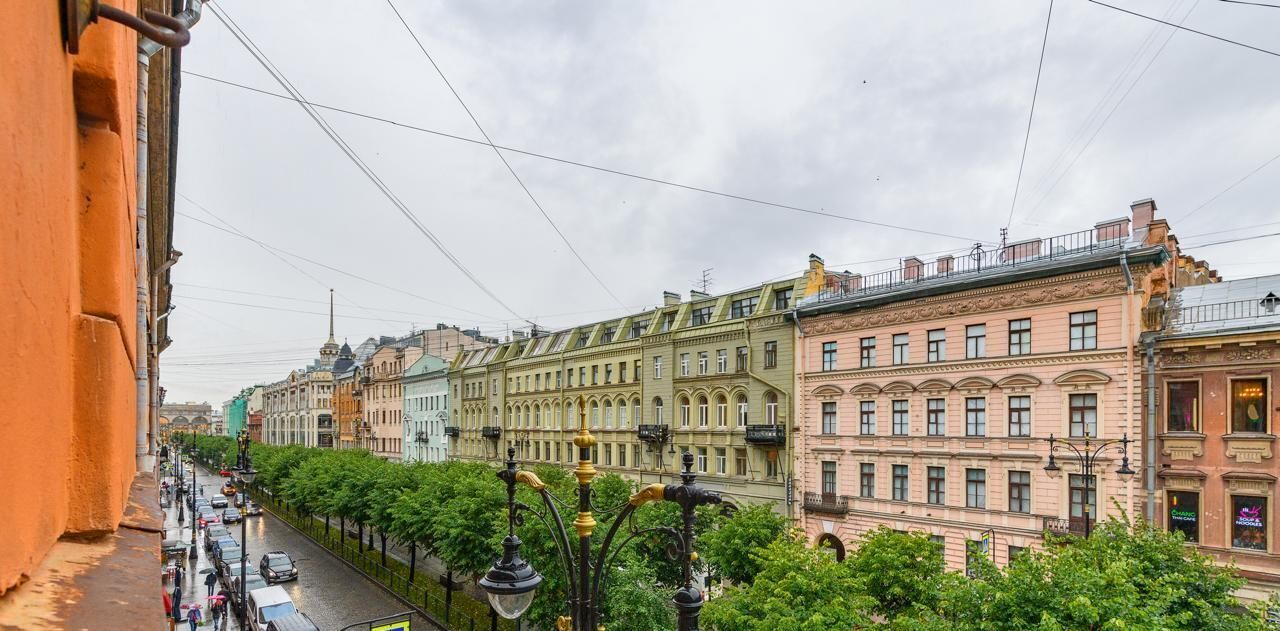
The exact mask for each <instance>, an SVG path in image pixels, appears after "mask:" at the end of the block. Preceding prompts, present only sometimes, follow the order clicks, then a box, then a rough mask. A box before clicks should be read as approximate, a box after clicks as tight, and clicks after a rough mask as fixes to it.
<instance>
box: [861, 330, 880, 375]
mask: <svg viewBox="0 0 1280 631" xmlns="http://www.w3.org/2000/svg"><path fill="white" fill-rule="evenodd" d="M858 367H859V368H875V367H876V338H875V337H874V336H873V337H864V338H859V339H858Z"/></svg>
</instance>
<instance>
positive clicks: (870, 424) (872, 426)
mask: <svg viewBox="0 0 1280 631" xmlns="http://www.w3.org/2000/svg"><path fill="white" fill-rule="evenodd" d="M858 433H859V434H862V435H863V436H871V435H873V434H875V433H876V402H875V401H863V402H862V405H861V409H860V410H859V412H858Z"/></svg>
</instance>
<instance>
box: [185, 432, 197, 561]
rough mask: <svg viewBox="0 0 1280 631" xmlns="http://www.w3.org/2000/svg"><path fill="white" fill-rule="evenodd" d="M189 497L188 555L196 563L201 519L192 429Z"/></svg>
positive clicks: (194, 434)
mask: <svg viewBox="0 0 1280 631" xmlns="http://www.w3.org/2000/svg"><path fill="white" fill-rule="evenodd" d="M187 497H188V498H189V499H190V500H191V551H190V552H188V553H187V559H189V560H190V561H192V562H194V561H195V560H196V557H198V556H200V553H199V552H198V551H197V550H196V530H197V528H198V526H199V525H200V521H199V518H198V517H197V516H196V430H195V428H194V427H193V428H192V429H191V488H189V489H188V490H187Z"/></svg>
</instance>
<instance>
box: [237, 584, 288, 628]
mask: <svg viewBox="0 0 1280 631" xmlns="http://www.w3.org/2000/svg"><path fill="white" fill-rule="evenodd" d="M247 599H248V605H249V606H248V610H249V624H250V625H252V627H251V628H253V629H254V630H255V631H267V625H268V624H270V623H271V621H272V620H275V619H277V618H283V617H285V616H289V615H292V614H295V613H298V609H297V608H296V607H294V606H293V600H292V599H290V598H289V594H288V593H287V592H285V591H284V588H283V587H280V586H278V585H271V586H268V587H262V588H259V589H255V590H253V591H251V592H249V595H248V596H247Z"/></svg>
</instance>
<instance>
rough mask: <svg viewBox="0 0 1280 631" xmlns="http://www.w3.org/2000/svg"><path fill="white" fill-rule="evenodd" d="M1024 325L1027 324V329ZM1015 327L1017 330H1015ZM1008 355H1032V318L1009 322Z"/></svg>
mask: <svg viewBox="0 0 1280 631" xmlns="http://www.w3.org/2000/svg"><path fill="white" fill-rule="evenodd" d="M1023 323H1025V324H1026V326H1025V327H1024V326H1023ZM1015 326H1016V327H1017V328H1014V327H1015ZM1008 354H1009V355H1011V356H1016V355H1030V354H1031V318H1018V319H1016V320H1009V348H1008Z"/></svg>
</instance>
